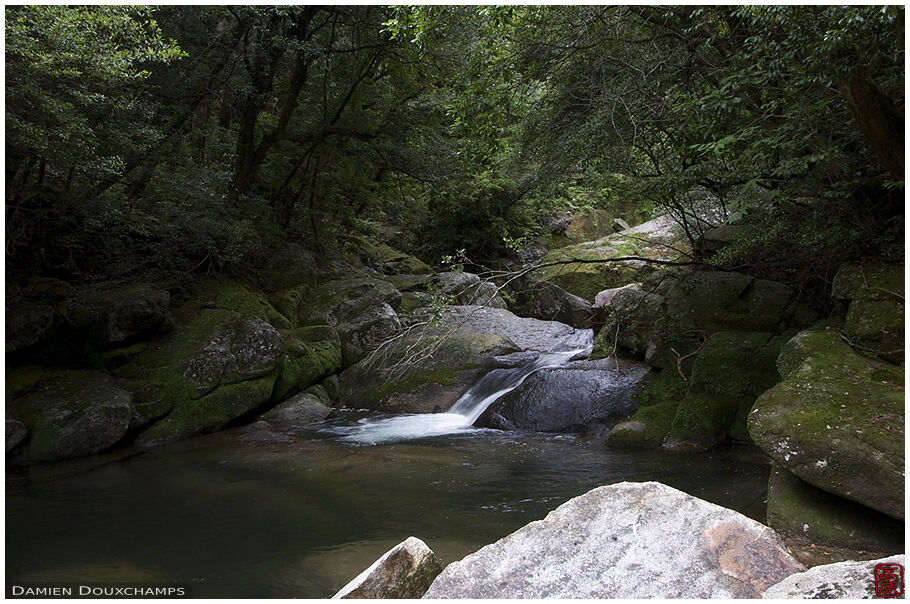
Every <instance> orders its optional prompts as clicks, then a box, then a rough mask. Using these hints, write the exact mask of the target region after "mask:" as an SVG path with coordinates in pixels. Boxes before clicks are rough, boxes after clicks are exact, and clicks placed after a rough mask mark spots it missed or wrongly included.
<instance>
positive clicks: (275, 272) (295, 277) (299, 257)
mask: <svg viewBox="0 0 910 604" xmlns="http://www.w3.org/2000/svg"><path fill="white" fill-rule="evenodd" d="M319 269H320V267H319V263H318V262H317V256H316V253H315V252H313V251H311V250H308V249H306V248H304V247H303V246H302V245H299V244H296V243H284V244H283V245H282V246H281V247H280V248H278V249H276V250H273V251H272V252H271V253H269V254H268V256H267V257H266V260H265V262H263V263H262V266H259V267H257V268H256V269H255V271H254V272H255V282H256V284H257V285H258V286H259V287H261V288H262V289H263V291H266V292H277V291H281V290H286V289H291V288H294V287H298V286H303V285H313V284H316V283H318V282H319V281H320V280H321V279H323V278H325V276H324V274H323V271H321V270H319Z"/></svg>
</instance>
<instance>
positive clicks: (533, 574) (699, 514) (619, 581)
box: [424, 482, 805, 598]
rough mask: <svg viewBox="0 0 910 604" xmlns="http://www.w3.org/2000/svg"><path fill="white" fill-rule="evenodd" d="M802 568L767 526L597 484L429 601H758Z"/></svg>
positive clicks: (653, 491) (650, 489)
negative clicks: (707, 599)
mask: <svg viewBox="0 0 910 604" xmlns="http://www.w3.org/2000/svg"><path fill="white" fill-rule="evenodd" d="M804 569H805V567H804V566H803V565H802V564H800V563H799V562H798V561H797V560H796V559H794V558H793V557H792V556H790V555H789V554H788V553H787V552H786V550H785V549H784V547H783V545H782V543H781V542H780V540H779V539H778V537H777V535H776V534H775V533H774V531H772V530H771V529H769V528H768V527H766V526H764V525H762V524H759V523H758V522H755V521H754V520H751V519H749V518H747V517H745V516H743V515H742V514H739V513H738V512H734V511H732V510H729V509H726V508H723V507H720V506H717V505H714V504H711V503H708V502H706V501H703V500H701V499H698V498H696V497H692V496H690V495H687V494H685V493H682V492H681V491H677V490H676V489H673V488H670V487H668V486H666V485H663V484H660V483H657V482H644V483H628V482H624V483H620V484H615V485H610V486H606V487H599V488H596V489H594V490H592V491H589V492H588V493H586V494H584V495H581V496H580V497H576V498H574V499H571V500H570V501H568V502H567V503H565V504H563V505H561V506H559V507H558V508H556V509H555V510H553V511H552V512H550V514H548V515H547V517H546V518H544V519H543V520H539V521H536V522H532V523H530V524H528V525H526V526H524V527H523V528H521V529H519V530H518V531H516V532H514V533H512V534H511V535H509V536H507V537H505V538H503V539H500V540H499V541H497V542H496V543H493V544H491V545H488V546H486V547H484V548H482V549H480V550H479V551H477V552H475V553H473V554H471V555H469V556H467V557H466V558H464V559H463V560H461V561H459V562H454V563H452V564H450V565H449V566H448V567H446V569H445V570H444V571H443V572H442V574H440V575H439V577H437V578H436V580H435V581H434V582H433V585H432V586H431V587H430V589H429V591H427V593H426V595H425V596H424V597H425V598H758V597H761V595H762V594H763V593H764V591H765V590H766V589H767V588H768V587H770V586H771V585H774V584H775V583H778V582H780V581H781V580H783V579H784V578H786V577H788V576H789V575H791V574H793V573H797V572H801V571H803V570H804Z"/></svg>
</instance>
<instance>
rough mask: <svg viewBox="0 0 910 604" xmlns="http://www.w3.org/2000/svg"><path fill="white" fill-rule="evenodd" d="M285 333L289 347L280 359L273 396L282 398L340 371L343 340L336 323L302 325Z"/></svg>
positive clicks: (277, 399) (276, 398) (275, 398)
mask: <svg viewBox="0 0 910 604" xmlns="http://www.w3.org/2000/svg"><path fill="white" fill-rule="evenodd" d="M282 336H283V338H284V341H285V345H286V347H287V351H286V353H285V356H284V358H282V360H281V366H280V372H279V376H278V381H277V382H276V383H275V392H274V393H273V400H275V401H280V400H283V399H284V398H285V397H287V396H288V395H290V394H293V393H295V392H298V391H300V390H303V389H305V388H307V387H309V386H311V385H312V384H315V383H316V382H318V381H319V380H321V379H323V378H325V377H327V376H331V375H332V374H334V373H336V372H338V371H341V367H342V363H341V340H340V339H339V338H338V333H337V332H336V331H335V329H334V328H333V327H329V326H328V325H321V326H320V325H316V326H310V327H301V328H298V329H294V330H289V331H285V332H283V333H282ZM336 396H337V394H336Z"/></svg>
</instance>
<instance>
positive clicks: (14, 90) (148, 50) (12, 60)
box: [6, 6, 184, 179]
mask: <svg viewBox="0 0 910 604" xmlns="http://www.w3.org/2000/svg"><path fill="white" fill-rule="evenodd" d="M183 55H184V53H183V52H182V51H181V50H180V48H179V47H178V46H177V44H176V43H175V42H174V41H173V40H165V39H164V38H163V37H162V34H161V30H160V28H159V26H158V24H157V23H156V21H155V20H154V19H153V18H152V10H150V9H146V8H143V7H126V6H93V7H89V6H72V7H69V6H18V7H11V8H10V9H9V10H8V11H7V19H6V78H7V96H6V137H7V138H6V141H7V153H8V154H9V159H10V160H11V162H10V163H11V164H12V165H10V163H8V165H7V175H8V176H13V175H15V174H16V170H15V169H14V170H13V171H12V173H11V172H10V169H11V168H18V164H22V163H23V162H26V161H28V160H33V161H34V160H35V159H36V158H40V161H42V162H45V163H46V164H49V165H50V170H52V171H55V172H59V173H62V174H64V175H65V174H66V171H67V170H71V169H72V170H74V171H76V172H78V173H79V174H80V175H82V176H85V175H89V176H91V177H92V178H95V179H97V178H99V177H103V176H107V175H110V174H116V173H118V172H120V171H121V170H122V169H123V165H124V156H125V155H127V154H129V153H131V152H134V151H136V150H140V149H143V148H146V147H147V146H148V145H149V144H151V143H152V142H154V140H155V139H156V137H157V136H159V134H158V132H157V130H156V128H155V125H154V123H153V120H152V119H151V118H152V111H153V105H152V103H151V99H150V97H149V95H148V91H147V89H144V86H143V85H144V82H145V80H147V79H148V77H149V75H150V71H149V69H150V68H151V67H152V66H153V65H154V64H160V63H171V62H173V61H175V60H177V59H179V58H180V57H181V56H183ZM45 169H47V168H45Z"/></svg>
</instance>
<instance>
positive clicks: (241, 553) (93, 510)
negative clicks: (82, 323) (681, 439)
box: [6, 417, 768, 598]
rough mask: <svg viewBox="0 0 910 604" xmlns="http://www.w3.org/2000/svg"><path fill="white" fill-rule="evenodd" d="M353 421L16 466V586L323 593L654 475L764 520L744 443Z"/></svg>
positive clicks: (11, 514) (453, 553)
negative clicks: (350, 433) (418, 552)
mask: <svg viewBox="0 0 910 604" xmlns="http://www.w3.org/2000/svg"><path fill="white" fill-rule="evenodd" d="M356 419H357V418H350V417H342V419H340V420H336V421H335V424H336V425H335V426H334V428H333V425H332V423H330V424H328V425H322V426H317V427H315V428H310V429H306V430H300V431H298V432H296V433H292V434H279V435H275V434H268V433H258V434H257V433H256V432H255V431H251V430H248V429H247V430H243V429H241V430H232V431H228V432H223V433H219V434H213V435H209V436H205V437H198V438H194V439H191V440H188V441H184V442H180V443H175V444H172V445H168V446H164V447H160V448H157V449H153V450H149V451H146V452H144V453H142V454H140V455H136V456H134V457H131V458H129V459H125V460H120V461H116V462H112V463H108V464H105V465H100V466H98V467H94V468H93V469H90V470H85V469H84V468H85V467H86V464H85V463H84V462H83V463H82V464H77V463H74V464H70V465H65V464H58V466H56V467H55V468H53V469H50V468H49V467H47V466H45V467H32V468H27V469H23V470H15V469H13V470H10V471H8V474H7V491H6V540H7V547H6V572H7V580H8V581H17V580H18V581H26V580H39V581H110V580H117V581H156V580H159V581H162V580H183V581H189V582H191V584H192V585H193V588H194V595H195V596H198V597H213V598H220V597H301V598H306V597H310V598H319V597H328V596H331V595H332V594H333V593H334V592H335V591H336V590H337V589H339V588H340V587H341V586H343V585H344V584H345V583H346V582H347V581H348V580H349V579H351V578H352V577H354V576H355V575H356V574H358V573H359V572H360V571H361V570H363V568H365V567H366V566H368V565H369V564H370V563H371V562H373V561H374V560H375V559H376V558H377V557H379V556H380V555H381V554H382V553H383V552H385V551H386V550H387V549H388V548H389V547H391V546H392V545H394V544H396V543H399V542H400V541H402V540H404V539H405V538H407V537H408V536H411V535H414V536H416V537H419V538H421V539H423V540H424V541H426V542H427V544H428V545H429V546H430V547H431V548H433V549H434V550H435V551H436V553H437V554H438V555H439V556H440V558H442V560H443V563H447V562H451V561H453V560H456V559H459V558H461V557H463V556H464V555H466V554H468V553H470V552H472V551H474V550H476V549H478V548H480V547H482V546H483V545H486V544H487V543H491V542H493V541H495V540H496V539H499V538H501V537H504V536H505V535H507V534H508V533H510V532H512V531H514V530H516V529H518V528H520V527H521V526H523V525H524V524H526V523H528V522H530V521H532V520H536V519H539V518H542V517H543V516H545V515H546V514H547V512H548V511H549V510H552V509H553V508H555V507H556V506H558V505H559V504H561V503H563V502H565V501H566V500H568V499H570V498H572V497H574V496H576V495H580V494H582V493H584V492H586V491H588V490H590V489H591V488H594V487H596V486H600V485H604V484H611V483H615V482H620V481H624V480H629V481H644V480H658V481H661V482H664V483H666V484H668V485H671V486H674V487H676V488H679V489H682V490H684V491H686V492H689V493H691V494H693V495H696V496H699V497H702V498H704V499H707V500H709V501H713V502H715V503H718V504H720V505H724V506H727V507H731V508H733V509H737V510H739V511H742V512H743V513H745V514H747V515H750V516H752V517H753V518H756V519H758V520H762V519H763V518H762V515H763V513H764V503H763V501H764V497H765V488H766V484H767V482H766V481H767V476H768V468H767V466H766V465H764V464H763V463H761V462H762V460H761V459H759V458H753V457H751V456H749V455H746V456H743V455H741V454H739V453H741V451H739V452H738V451H737V450H735V449H734V450H726V451H720V452H718V453H715V454H711V455H705V454H690V453H674V452H666V451H638V452H623V451H614V450H610V449H607V448H606V447H605V446H604V445H603V443H602V441H599V440H596V439H591V440H586V439H584V438H580V437H576V436H565V435H546V434H536V433H502V432H497V431H493V430H476V431H465V432H463V433H456V434H450V435H446V436H436V437H428V438H424V439H416V440H410V441H406V442H397V443H394V442H393V443H386V444H376V445H373V446H366V445H363V444H356V443H350V442H344V441H341V440H339V437H338V436H337V435H333V434H337V433H338V430H337V427H338V426H337V424H338V423H343V424H344V425H351V424H352V423H356ZM377 419H381V418H377ZM326 428H328V429H326Z"/></svg>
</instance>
